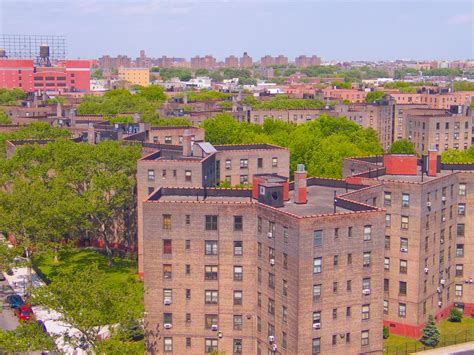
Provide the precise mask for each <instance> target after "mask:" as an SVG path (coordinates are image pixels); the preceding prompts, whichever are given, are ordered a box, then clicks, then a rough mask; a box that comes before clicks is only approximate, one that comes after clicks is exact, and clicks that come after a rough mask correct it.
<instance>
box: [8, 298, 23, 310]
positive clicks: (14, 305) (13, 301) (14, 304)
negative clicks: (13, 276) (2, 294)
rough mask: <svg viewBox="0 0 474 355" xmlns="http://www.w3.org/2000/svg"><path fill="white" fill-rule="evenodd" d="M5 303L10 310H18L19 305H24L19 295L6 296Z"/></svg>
mask: <svg viewBox="0 0 474 355" xmlns="http://www.w3.org/2000/svg"><path fill="white" fill-rule="evenodd" d="M6 301H7V303H8V304H9V305H10V307H11V308H18V307H20V306H21V305H24V304H25V302H23V299H22V298H21V297H20V296H19V295H10V296H7V299H6Z"/></svg>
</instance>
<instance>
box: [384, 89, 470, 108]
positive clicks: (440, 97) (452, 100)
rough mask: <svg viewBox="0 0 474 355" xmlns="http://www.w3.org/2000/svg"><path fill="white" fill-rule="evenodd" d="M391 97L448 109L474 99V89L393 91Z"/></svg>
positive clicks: (400, 102) (398, 102)
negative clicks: (421, 91) (429, 91)
mask: <svg viewBox="0 0 474 355" xmlns="http://www.w3.org/2000/svg"><path fill="white" fill-rule="evenodd" d="M390 97H391V98H392V99H394V100H395V102H396V103H397V104H425V105H428V107H429V108H436V109H446V110H449V108H450V107H451V106H452V105H465V104H468V105H469V103H471V102H472V101H474V92H473V91H459V92H450V93H436V94H433V93H428V92H426V93H413V94H410V93H392V94H390Z"/></svg>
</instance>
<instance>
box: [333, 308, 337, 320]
mask: <svg viewBox="0 0 474 355" xmlns="http://www.w3.org/2000/svg"><path fill="white" fill-rule="evenodd" d="M332 319H337V308H333V309H332Z"/></svg>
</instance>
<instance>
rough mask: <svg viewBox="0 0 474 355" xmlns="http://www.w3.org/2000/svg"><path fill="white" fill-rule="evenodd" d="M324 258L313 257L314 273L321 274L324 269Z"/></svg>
mask: <svg viewBox="0 0 474 355" xmlns="http://www.w3.org/2000/svg"><path fill="white" fill-rule="evenodd" d="M322 261H323V260H322V258H314V259H313V274H319V273H321V271H322Z"/></svg>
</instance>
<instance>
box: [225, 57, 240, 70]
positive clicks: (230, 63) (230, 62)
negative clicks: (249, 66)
mask: <svg viewBox="0 0 474 355" xmlns="http://www.w3.org/2000/svg"><path fill="white" fill-rule="evenodd" d="M224 66H225V67H226V68H238V67H239V58H237V57H236V56H235V55H231V56H229V57H227V58H226V59H225V62H224Z"/></svg>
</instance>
